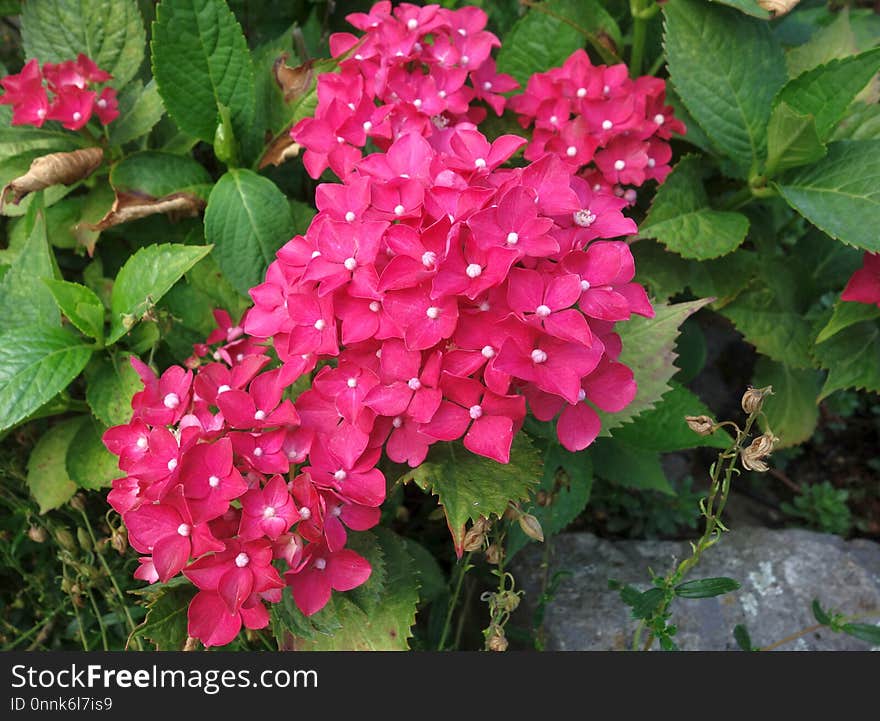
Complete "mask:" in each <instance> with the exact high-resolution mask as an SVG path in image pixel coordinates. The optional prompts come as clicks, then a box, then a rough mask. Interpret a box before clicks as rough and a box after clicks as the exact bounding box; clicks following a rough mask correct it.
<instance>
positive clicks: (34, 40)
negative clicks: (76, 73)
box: [21, 0, 145, 88]
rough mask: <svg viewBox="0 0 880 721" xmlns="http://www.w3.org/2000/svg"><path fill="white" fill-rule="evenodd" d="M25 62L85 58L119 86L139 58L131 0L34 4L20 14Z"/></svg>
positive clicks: (42, 0)
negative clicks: (80, 54)
mask: <svg viewBox="0 0 880 721" xmlns="http://www.w3.org/2000/svg"><path fill="white" fill-rule="evenodd" d="M21 36H22V40H23V42H24V49H25V54H26V55H27V57H28V59H31V58H37V59H39V61H40V62H41V63H48V62H52V63H58V62H61V61H62V60H75V59H76V57H77V55H78V54H79V53H85V54H86V55H88V56H89V57H90V58H91V59H92V60H94V61H95V62H96V63H97V65H98V67H99V68H101V69H102V70H106V71H107V72H108V73H110V74H111V75H112V76H113V80H112V81H111V84H113V85H115V86H116V87H117V88H121V87H123V86H124V85H125V84H126V83H127V82H128V81H129V80H131V79H132V78H133V77H134V76H135V75H136V74H137V71H138V69H139V68H140V66H141V62H142V61H143V59H144V45H145V36H144V22H143V19H142V18H141V13H140V10H139V9H138V3H137V2H136V0H37V2H27V3H25V4H24V5H23V6H22V9H21Z"/></svg>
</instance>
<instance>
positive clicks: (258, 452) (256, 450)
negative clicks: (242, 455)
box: [254, 446, 263, 458]
mask: <svg viewBox="0 0 880 721" xmlns="http://www.w3.org/2000/svg"><path fill="white" fill-rule="evenodd" d="M262 455H263V449H262V448H260V447H259V446H257V447H256V448H254V458H259V457H260V456H262Z"/></svg>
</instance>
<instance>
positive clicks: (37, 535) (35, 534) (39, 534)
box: [27, 526, 46, 543]
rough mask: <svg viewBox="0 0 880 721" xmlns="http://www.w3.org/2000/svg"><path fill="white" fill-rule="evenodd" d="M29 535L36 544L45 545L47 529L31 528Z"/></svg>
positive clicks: (40, 527)
mask: <svg viewBox="0 0 880 721" xmlns="http://www.w3.org/2000/svg"><path fill="white" fill-rule="evenodd" d="M27 534H28V538H30V539H31V540H32V541H33V542H34V543H43V541H45V540H46V529H45V528H43V527H42V526H31V527H30V528H28V532H27Z"/></svg>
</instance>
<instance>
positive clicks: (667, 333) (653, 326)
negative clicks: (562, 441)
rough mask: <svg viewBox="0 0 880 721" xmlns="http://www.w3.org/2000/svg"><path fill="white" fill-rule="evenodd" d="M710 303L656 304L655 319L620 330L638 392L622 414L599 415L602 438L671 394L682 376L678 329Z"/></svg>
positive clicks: (641, 320) (624, 355) (625, 325)
mask: <svg viewBox="0 0 880 721" xmlns="http://www.w3.org/2000/svg"><path fill="white" fill-rule="evenodd" d="M709 300H710V299H707V298H704V299H702V300H693V301H689V302H687V303H676V304H675V305H666V304H664V303H655V304H654V317H653V318H642V317H641V316H638V317H636V316H633V317H632V318H631V319H630V320H629V321H627V322H626V323H623V324H621V325H620V326H618V328H617V329H616V330H617V333H618V334H619V335H620V337H621V340H622V341H623V352H622V353H621V354H620V359H619V360H620V362H621V363H623V364H625V365H627V366H629V368H631V369H632V372H633V375H634V376H635V380H636V383H637V384H638V391H637V393H636V397H635V398H634V399H633V401H632V402H631V403H630V404H629V405H628V406H627V407H626V408H624V409H623V410H622V411H620V412H619V413H605V412H604V411H600V412H599V417H600V418H601V420H602V435H608V434H609V431H610V430H612V429H614V428H617V427H618V426H621V425H623V424H624V423H629V422H630V421H631V420H632V419H633V418H635V417H637V416H638V415H639V414H640V413H643V412H644V411H646V410H648V409H649V408H653V407H654V405H655V404H656V403H657V401H659V400H660V398H662V397H663V395H664V394H665V393H667V392H668V391H669V390H670V386H669V380H670V379H671V378H672V376H674V375H675V374H676V373H677V372H678V368H676V367H675V365H674V362H675V359H676V354H675V350H674V349H675V341H676V339H677V338H678V328H679V326H680V325H681V324H682V323H684V321H685V320H686V319H687V318H688V317H689V316H691V315H692V314H694V313H696V312H697V311H698V310H699V309H700V308H702V307H703V306H704V305H706V304H707V303H708V302H709Z"/></svg>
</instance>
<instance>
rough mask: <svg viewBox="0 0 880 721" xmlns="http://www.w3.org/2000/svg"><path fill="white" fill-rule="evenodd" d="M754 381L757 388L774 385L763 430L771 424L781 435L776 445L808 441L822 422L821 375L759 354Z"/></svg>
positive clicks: (766, 399)
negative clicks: (820, 411) (820, 408)
mask: <svg viewBox="0 0 880 721" xmlns="http://www.w3.org/2000/svg"><path fill="white" fill-rule="evenodd" d="M752 384H753V385H754V386H755V387H756V388H764V387H766V386H770V385H772V386H773V395H772V396H768V397H767V398H765V399H764V406H763V409H764V415H765V416H766V421H765V420H764V419H762V420H761V426H762V428H764V430H767V428H768V427H769V429H770V430H772V431H773V434H774V435H775V436H777V437H778V438H779V442H778V443H777V444H776V447H777V448H787V447H789V446H796V445H798V444H799V443H803V442H804V441H806V440H808V439H809V438H810V437H811V436H812V435H813V431H815V430H816V424H817V423H818V422H819V407H818V405H817V404H816V397H817V396H818V395H819V389H820V388H821V387H822V374H821V373H820V372H819V371H815V370H812V369H801V368H789V367H788V366H786V365H784V364H782V363H776V362H775V361H772V360H770V359H769V358H765V357H759V358H758V362H757V364H756V366H755V376H754V379H753V381H752Z"/></svg>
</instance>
